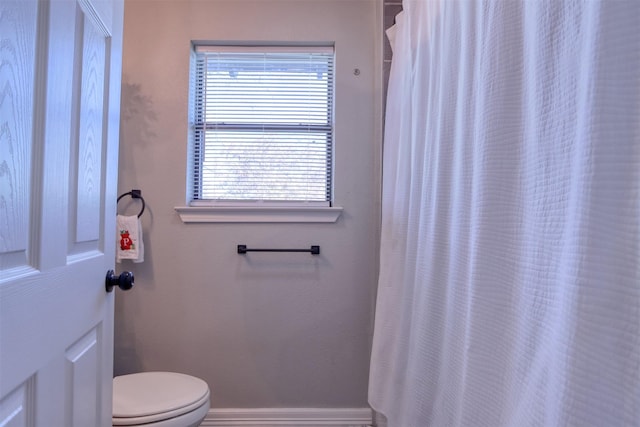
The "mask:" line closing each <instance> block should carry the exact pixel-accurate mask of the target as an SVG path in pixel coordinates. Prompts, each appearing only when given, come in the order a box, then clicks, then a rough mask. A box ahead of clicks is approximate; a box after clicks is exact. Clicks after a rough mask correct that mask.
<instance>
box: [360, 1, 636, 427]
mask: <svg viewBox="0 0 640 427" xmlns="http://www.w3.org/2000/svg"><path fill="white" fill-rule="evenodd" d="M403 9H404V11H403V12H402V13H401V15H399V16H398V17H397V21H396V26H395V27H394V28H393V33H392V35H393V37H392V38H393V46H394V55H393V62H392V70H391V77H390V83H389V94H388V103H387V119H386V134H385V145H384V174H383V186H384V189H383V214H382V217H383V224H382V242H381V268H380V270H381V271H380V279H379V288H378V300H377V307H376V320H375V332H374V340H373V350H372V360H371V373H370V389H369V400H370V403H371V405H372V407H373V408H374V409H375V410H377V411H379V412H380V413H382V414H384V415H385V416H386V418H387V420H388V426H389V427H431V426H432V427H454V426H464V427H467V426H468V427H480V426H487V427H501V426H513V427H526V426H532V427H534V426H535V427H547V426H549V427H552V426H562V427H564V426H594V427H623V426H625V427H626V426H640V2H639V1H636V0H610V1H597V0H586V1H577V0H539V1H511V0H495V1H480V0H478V1H466V0H464V1H463V0H459V1H455V0H454V1H447V0H442V1H427V0H415V1H406V0H405V1H404V4H403Z"/></svg>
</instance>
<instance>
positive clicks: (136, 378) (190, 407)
mask: <svg viewBox="0 0 640 427" xmlns="http://www.w3.org/2000/svg"><path fill="white" fill-rule="evenodd" d="M208 403H209V386H208V385H207V383H206V382H204V381H202V380H201V379H199V378H195V377H192V376H190V375H185V374H179V373H175V372H141V373H138V374H129V375H122V376H119V377H115V378H114V379H113V416H112V422H113V425H114V426H115V425H118V426H126V425H129V426H131V425H140V424H148V423H154V422H159V421H163V420H167V419H170V418H175V417H179V416H181V415H184V414H188V413H189V412H192V411H195V410H197V409H198V408H200V407H201V406H203V405H207V408H208Z"/></svg>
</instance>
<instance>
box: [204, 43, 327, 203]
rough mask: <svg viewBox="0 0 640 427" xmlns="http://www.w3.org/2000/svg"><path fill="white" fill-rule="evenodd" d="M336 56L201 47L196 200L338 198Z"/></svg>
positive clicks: (318, 50) (314, 50) (317, 50)
mask: <svg viewBox="0 0 640 427" xmlns="http://www.w3.org/2000/svg"><path fill="white" fill-rule="evenodd" d="M333 57H334V54H333V48H332V47H316V46H311V47H308V48H304V47H276V48H269V47H264V46H258V47H255V46H254V47H237V46H234V47H231V46H196V47H195V67H194V69H195V75H194V78H193V80H192V84H193V85H194V87H193V92H192V94H193V95H192V96H193V98H194V99H193V102H194V104H193V105H192V107H193V110H192V111H193V120H192V132H193V168H192V170H193V174H194V176H193V194H192V197H193V200H213V201H216V200H218V201H247V200H254V201H303V202H327V203H328V202H330V201H331V197H332V194H331V192H332V166H333V90H334V89H333V87H334V84H333Z"/></svg>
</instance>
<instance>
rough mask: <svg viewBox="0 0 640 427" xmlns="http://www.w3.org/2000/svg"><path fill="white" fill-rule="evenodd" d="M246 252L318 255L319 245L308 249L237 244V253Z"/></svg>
mask: <svg viewBox="0 0 640 427" xmlns="http://www.w3.org/2000/svg"><path fill="white" fill-rule="evenodd" d="M247 252H309V253H310V254H311V255H320V246H311V247H310V248H309V249H249V248H247V245H238V253H239V254H246V253H247Z"/></svg>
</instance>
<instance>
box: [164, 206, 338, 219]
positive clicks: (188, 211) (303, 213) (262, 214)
mask: <svg viewBox="0 0 640 427" xmlns="http://www.w3.org/2000/svg"><path fill="white" fill-rule="evenodd" d="M175 210H176V212H178V215H180V219H181V220H182V222H184V223H192V222H328V223H330V222H336V221H337V220H338V218H339V217H340V214H342V208H341V207H328V206H304V207H292V206H177V207H176V208H175Z"/></svg>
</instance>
